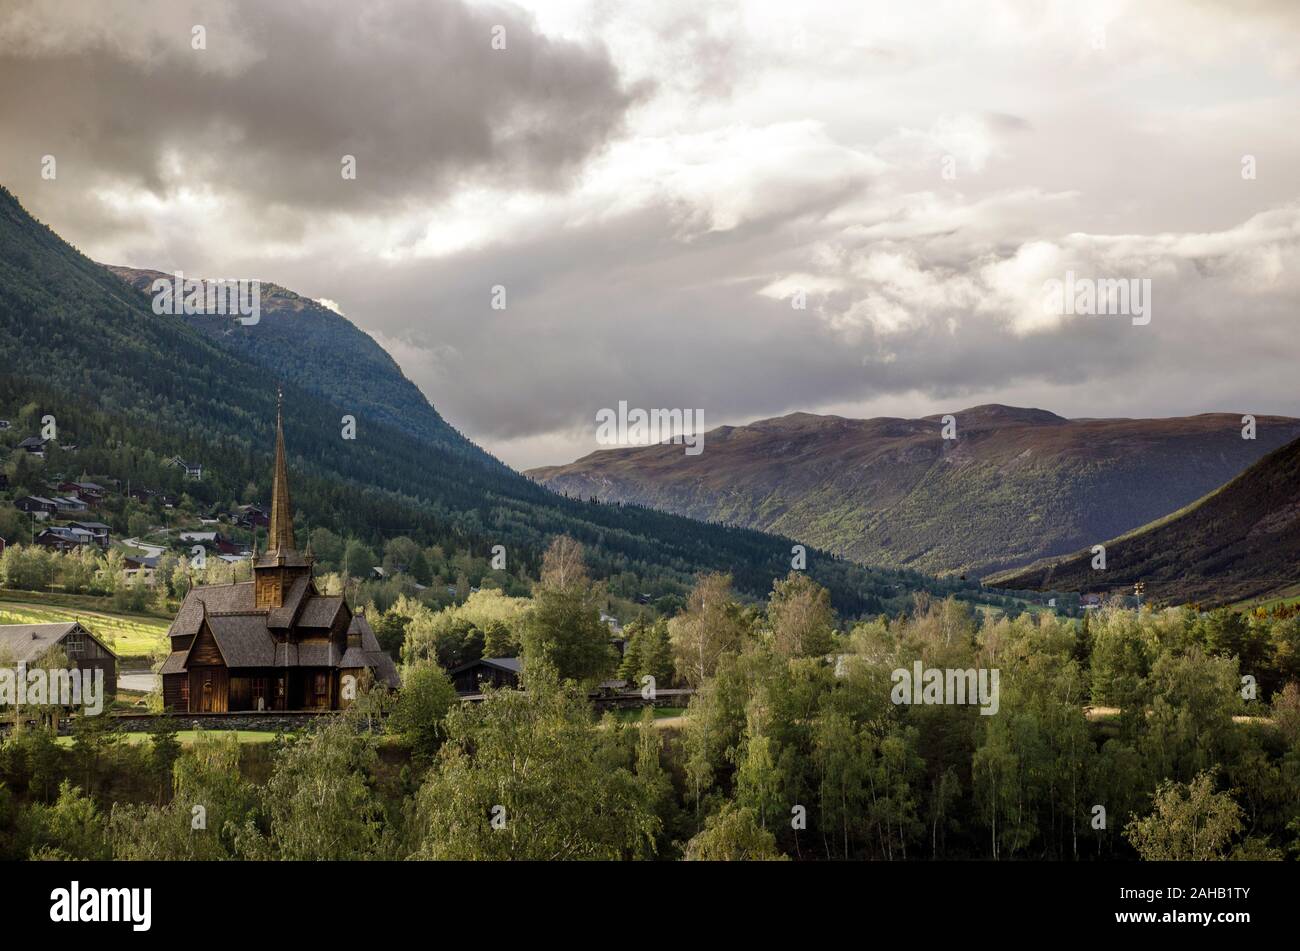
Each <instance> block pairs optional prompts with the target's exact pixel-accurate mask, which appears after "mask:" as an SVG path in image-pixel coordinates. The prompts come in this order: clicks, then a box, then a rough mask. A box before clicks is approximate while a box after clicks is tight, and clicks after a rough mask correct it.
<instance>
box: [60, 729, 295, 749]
mask: <svg viewBox="0 0 1300 951" xmlns="http://www.w3.org/2000/svg"><path fill="white" fill-rule="evenodd" d="M200 732H203V733H206V734H207V735H208V736H225V735H227V734H229V733H234V734H235V736H236V737H238V739H239V742H240V743H249V744H252V743H270V742H271V741H272V740H274V739H275V738H276V737H277V736H279V735H280V734H279V733H272V732H270V731H267V730H203V731H200V730H178V731H177V732H176V739H177V740H179V741H180V744H181V746H193V745H194V741H195V739H196V738H197V737H198V735H199V733H200ZM122 737H123V740H122V742H124V743H148V742H149V734H148V733H123V734H122ZM72 739H73V738H72V737H70V736H60V737H58V740H57V742H58V744H59V745H60V746H71V745H72Z"/></svg>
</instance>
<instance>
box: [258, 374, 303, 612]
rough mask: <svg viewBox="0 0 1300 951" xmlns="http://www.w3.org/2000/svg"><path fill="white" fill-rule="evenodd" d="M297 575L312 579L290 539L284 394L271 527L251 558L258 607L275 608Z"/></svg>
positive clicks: (277, 436) (279, 414) (277, 430)
mask: <svg viewBox="0 0 1300 951" xmlns="http://www.w3.org/2000/svg"><path fill="white" fill-rule="evenodd" d="M300 575H306V576H307V577H308V578H309V579H310V577H311V559H310V558H307V557H304V556H303V555H302V554H301V553H300V552H299V551H298V548H297V545H296V544H295V542H294V538H293V506H292V503H291V502H290V501H289V465H288V461H287V460H286V458H285V451H284V394H283V392H282V391H278V392H277V394H276V410H275V474H274V477H273V479H272V485H271V525H270V530H269V532H268V534H267V539H266V551H265V552H263V554H262V555H261V557H257V556H256V555H254V561H253V583H254V592H255V598H254V601H255V604H256V605H257V607H258V608H268V609H274V608H278V607H280V606H281V605H283V604H284V598H285V595H286V594H287V593H288V591H289V588H290V586H292V584H293V583H294V581H295V580H297V578H298V577H299V576H300Z"/></svg>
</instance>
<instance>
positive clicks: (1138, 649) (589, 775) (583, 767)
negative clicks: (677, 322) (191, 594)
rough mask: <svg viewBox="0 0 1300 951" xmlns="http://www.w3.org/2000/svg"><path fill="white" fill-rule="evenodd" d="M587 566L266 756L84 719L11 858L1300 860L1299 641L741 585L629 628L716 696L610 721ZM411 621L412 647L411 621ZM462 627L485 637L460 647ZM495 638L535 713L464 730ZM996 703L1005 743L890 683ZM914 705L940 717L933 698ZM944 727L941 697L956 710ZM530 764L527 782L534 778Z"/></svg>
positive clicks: (475, 609) (463, 617) (415, 659)
mask: <svg viewBox="0 0 1300 951" xmlns="http://www.w3.org/2000/svg"><path fill="white" fill-rule="evenodd" d="M582 559H583V553H582V549H581V546H579V545H577V544H576V543H573V542H572V541H570V540H567V539H560V540H557V542H556V543H555V544H553V545H552V547H551V548H550V549H549V550H548V552H547V555H546V558H545V559H544V562H543V566H542V571H541V577H540V580H539V581H538V582H537V584H536V585H535V587H534V589H533V591H532V596H531V598H519V599H514V598H507V597H505V596H503V595H499V594H497V595H493V596H492V598H491V599H490V600H491V602H492V603H491V605H489V604H487V603H486V602H483V601H479V602H476V603H475V604H474V605H473V606H470V607H468V609H467V608H466V607H453V608H448V609H446V610H445V611H444V612H441V613H434V614H431V615H428V616H422V617H418V618H408V619H406V620H405V621H404V622H403V621H400V620H399V621H398V622H397V623H396V624H395V625H394V627H395V632H394V633H395V639H396V645H397V649H398V651H399V653H400V654H401V656H402V657H403V659H404V669H403V687H402V689H401V691H399V692H398V693H397V694H396V695H391V694H387V693H385V692H383V691H380V690H370V691H367V692H364V693H363V694H362V695H361V697H360V698H359V700H358V702H357V703H355V704H354V705H353V706H352V707H351V708H350V709H349V710H348V712H347V713H346V714H345V715H344V716H343V717H340V718H337V719H334V720H332V721H330V722H329V723H328V725H326V726H324V727H322V728H321V729H319V730H316V731H313V732H307V733H304V734H301V735H286V736H282V737H281V738H280V739H279V740H277V741H276V742H274V743H270V744H263V745H256V746H250V745H242V746H241V745H240V744H239V743H238V742H237V740H236V739H235V738H234V737H232V736H231V735H229V734H226V735H221V734H200V735H199V736H197V737H196V738H195V739H194V740H193V742H190V743H188V744H187V745H182V744H181V743H179V742H178V739H177V736H176V734H175V733H173V732H171V731H170V730H169V729H167V728H161V729H160V730H159V731H158V732H156V733H154V734H153V735H152V736H150V737H149V738H148V740H147V741H145V742H139V743H127V742H125V739H124V736H123V735H121V734H117V733H114V732H112V731H111V728H110V727H109V726H108V721H107V719H106V718H102V717H101V718H94V717H89V718H80V719H79V721H78V723H77V726H76V729H75V731H74V737H73V740H72V743H71V745H70V746H66V747H65V746H60V745H59V744H58V743H57V742H56V740H55V738H54V736H53V735H52V733H51V732H50V731H49V730H46V729H38V728H28V729H21V730H17V731H10V733H9V735H8V736H7V737H6V738H5V740H4V742H3V745H0V783H2V784H3V785H0V854H3V855H4V856H5V857H10V858H14V857H34V858H63V859H92V858H110V857H113V858H119V859H145V858H151V859H173V860H184V859H293V860H324V859H374V858H413V859H504V858H515V859H582V858H586V859H660V860H663V859H794V860H808V861H815V860H843V859H874V860H890V861H904V860H909V861H910V860H923V859H932V858H938V859H943V858H985V859H989V858H991V859H1000V860H1018V859H1019V860H1023V859H1060V860H1096V859H1106V860H1109V859H1133V858H1141V859H1183V860H1190V859H1217V858H1251V859H1282V858H1286V857H1294V856H1295V854H1296V853H1297V851H1298V850H1300V616H1297V615H1296V614H1295V613H1294V612H1287V611H1275V612H1273V613H1272V614H1264V613H1262V612H1260V613H1257V614H1256V615H1254V616H1244V615H1241V614H1236V613H1232V612H1229V611H1218V612H1213V613H1202V612H1196V611H1193V610H1191V609H1166V610H1162V611H1154V610H1151V609H1143V610H1141V611H1135V610H1129V609H1126V608H1123V607H1121V606H1119V605H1117V604H1116V605H1111V606H1108V607H1106V608H1103V609H1102V610H1100V611H1097V612H1092V613H1090V614H1089V615H1088V616H1087V617H1086V618H1085V619H1082V620H1080V619H1071V618H1062V617H1059V616H1056V615H1053V614H1050V613H1041V614H1038V615H1029V614H1022V615H1021V616H1019V617H1017V618H1015V619H1008V618H1006V617H1002V616H995V615H992V614H976V613H974V612H972V611H971V610H970V608H969V606H968V605H965V604H963V603H961V602H959V601H957V600H955V599H952V598H949V599H945V600H936V599H932V598H930V597H928V596H927V595H924V594H922V595H918V596H917V598H916V601H915V603H914V604H913V606H912V608H911V610H909V611H908V612H907V613H906V614H903V615H900V616H897V617H893V618H886V617H879V618H876V619H874V620H870V621H863V622H859V623H856V624H852V625H845V624H843V623H841V619H840V618H839V617H838V616H837V615H836V613H835V611H834V609H833V608H832V606H831V603H830V598H829V594H828V592H827V591H826V590H825V589H824V588H823V587H821V586H820V585H818V584H817V583H816V582H815V581H813V580H812V579H810V578H809V577H807V575H805V574H801V573H798V572H792V573H791V574H790V575H789V576H788V577H786V578H785V579H782V580H778V581H777V582H775V583H774V585H773V586H772V589H771V591H770V593H769V595H768V598H767V599H766V601H765V602H762V603H760V604H757V605H745V604H742V603H741V602H740V601H738V600H737V599H736V597H735V593H734V591H733V589H732V587H731V581H730V579H729V578H727V577H726V576H725V575H709V576H706V577H704V578H702V579H700V581H699V582H698V583H697V585H696V586H695V588H694V589H693V590H692V591H691V593H690V596H689V597H688V598H687V599H686V603H685V605H684V606H683V608H682V609H681V610H680V611H679V612H677V613H676V614H675V615H674V616H673V617H672V618H670V619H663V620H659V621H655V622H653V623H647V624H644V625H640V626H638V628H637V629H636V630H635V631H633V632H631V640H632V643H631V644H629V650H628V653H627V654H626V655H625V656H624V658H623V661H622V669H621V673H622V674H623V675H624V676H627V677H629V678H631V679H633V680H634V681H635V682H638V683H646V684H649V685H651V686H652V687H653V684H654V682H653V681H647V680H645V678H648V677H653V678H655V681H657V682H658V685H659V686H661V687H662V686H663V685H665V684H668V683H677V684H685V685H688V686H690V687H693V688H694V689H695V693H694V695H693V696H692V698H691V700H690V703H689V707H688V708H687V709H686V710H685V711H684V712H683V714H682V716H680V717H678V718H676V719H675V720H674V719H662V720H659V721H657V720H656V719H655V711H654V709H653V708H652V707H650V706H647V707H646V708H645V709H644V710H643V711H641V715H640V719H639V720H632V719H628V718H620V717H619V716H617V715H615V714H613V713H605V714H604V715H603V716H598V715H597V714H596V713H595V712H594V710H593V707H592V702H591V700H590V699H589V694H588V688H589V687H590V685H591V684H592V683H593V682H594V681H596V680H598V679H599V678H601V677H604V676H607V675H609V674H610V673H612V672H613V671H614V669H615V666H616V665H617V664H618V658H617V656H616V654H615V652H614V651H613V650H612V648H611V646H610V641H609V635H608V631H607V630H606V629H605V628H604V626H603V625H602V624H601V622H600V619H599V615H598V605H599V602H600V597H601V590H600V589H601V583H600V582H598V581H595V580H593V579H591V578H590V577H589V576H588V575H587V574H586V572H585V571H584V570H583V566H582ZM390 620H391V619H390ZM466 622H472V623H468V625H467V623H466ZM479 624H481V625H482V628H486V629H487V636H488V637H491V638H493V639H495V640H496V641H497V643H498V645H499V647H498V649H500V647H501V646H504V647H506V648H508V649H514V650H516V651H517V652H518V653H519V654H520V656H522V658H523V669H524V675H525V676H524V685H525V687H526V689H525V690H510V689H501V690H489V691H488V692H487V694H486V697H485V699H484V700H483V701H482V702H479V703H465V702H458V701H457V699H456V697H455V694H454V693H453V690H452V686H451V683H450V681H449V680H448V678H447V675H446V673H445V672H444V669H443V666H442V663H441V661H442V660H445V659H446V658H445V657H444V651H445V650H446V649H448V648H449V646H451V645H453V643H455V639H456V638H461V637H463V636H464V634H465V631H466V630H467V628H476V627H477V625H479ZM917 663H920V664H922V665H924V666H925V667H927V668H934V669H942V670H954V669H955V670H966V669H970V670H982V671H997V672H998V674H999V679H998V680H997V681H996V682H997V684H998V687H997V688H996V689H997V692H998V696H997V697H996V698H995V699H996V703H995V707H996V712H995V713H993V714H992V715H984V714H982V712H981V710H982V709H987V708H982V707H980V706H977V705H974V704H973V703H960V702H937V703H936V702H926V703H919V702H909V701H908V699H907V698H906V697H904V696H901V695H900V693H899V691H898V686H897V685H898V678H899V672H900V671H903V672H905V671H908V670H910V669H911V668H912V667H913V665H914V664H917ZM914 699H919V698H914ZM948 699H949V701H951V697H950V698H948ZM520 764H525V768H520Z"/></svg>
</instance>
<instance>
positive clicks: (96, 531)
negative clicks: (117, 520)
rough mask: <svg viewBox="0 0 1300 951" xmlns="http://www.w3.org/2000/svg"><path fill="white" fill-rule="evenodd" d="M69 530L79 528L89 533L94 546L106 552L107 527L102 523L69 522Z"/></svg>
mask: <svg viewBox="0 0 1300 951" xmlns="http://www.w3.org/2000/svg"><path fill="white" fill-rule="evenodd" d="M68 527H69V528H80V529H82V530H84V531H87V532H90V534H91V535H93V536H94V538H95V544H96V545H98V546H99V547H100V548H103V549H105V550H107V548H108V543H109V534H108V533H109V531H110V529H109V526H107V525H105V524H104V523H103V522H69V523H68Z"/></svg>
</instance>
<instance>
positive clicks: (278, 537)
mask: <svg viewBox="0 0 1300 951" xmlns="http://www.w3.org/2000/svg"><path fill="white" fill-rule="evenodd" d="M266 549H267V553H268V554H287V553H289V552H293V551H295V547H294V543H293V507H292V505H291V504H290V502H289V467H288V465H287V464H286V463H285V459H284V391H283V390H280V391H277V393H276V407H275V479H274V482H273V485H272V489H271V532H270V537H269V538H267V543H266Z"/></svg>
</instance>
